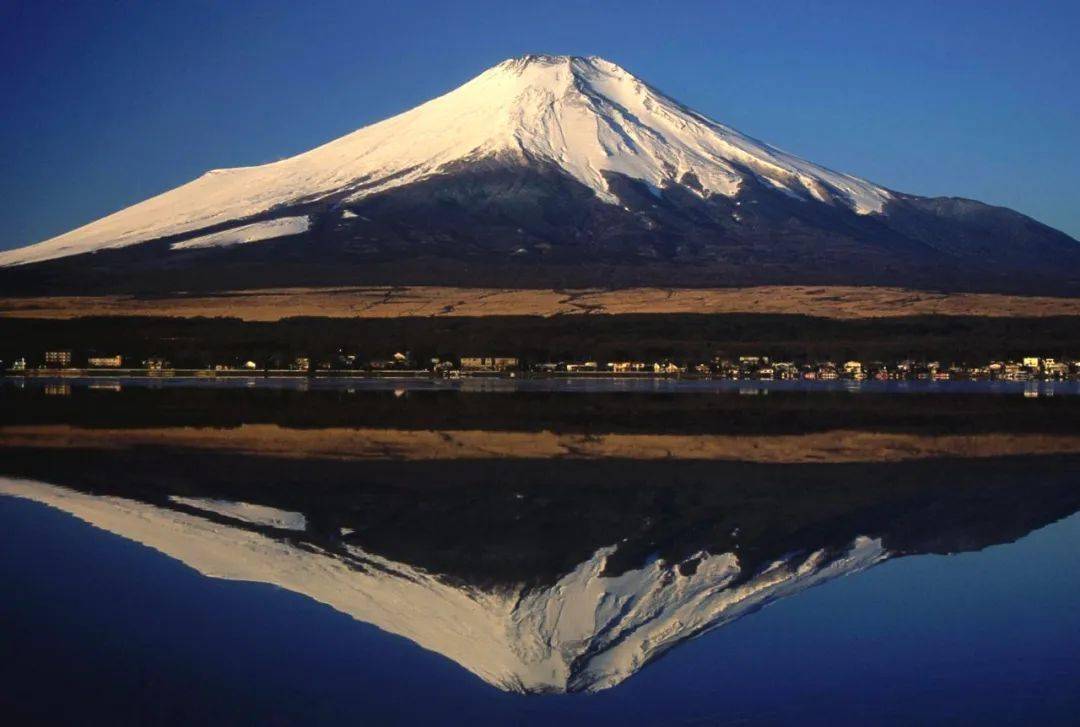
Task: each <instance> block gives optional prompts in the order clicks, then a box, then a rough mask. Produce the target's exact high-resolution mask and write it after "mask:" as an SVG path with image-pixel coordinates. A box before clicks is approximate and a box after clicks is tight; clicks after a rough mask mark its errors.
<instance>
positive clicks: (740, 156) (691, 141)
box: [0, 55, 890, 265]
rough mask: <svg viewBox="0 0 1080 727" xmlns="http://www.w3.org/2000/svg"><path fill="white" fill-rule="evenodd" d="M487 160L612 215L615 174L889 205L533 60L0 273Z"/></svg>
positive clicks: (4, 260)
mask: <svg viewBox="0 0 1080 727" xmlns="http://www.w3.org/2000/svg"><path fill="white" fill-rule="evenodd" d="M486 157H497V158H502V159H508V160H515V159H516V160H519V161H521V162H522V163H527V162H543V163H548V164H554V165H556V166H558V167H560V168H561V169H563V170H564V171H565V172H566V173H567V174H569V175H571V176H572V177H573V178H574V179H576V180H578V181H579V182H581V183H582V184H584V185H586V186H588V187H589V188H591V189H592V190H593V191H594V192H595V193H596V195H597V196H598V197H599V198H600V199H602V200H603V201H605V202H609V203H612V204H615V203H618V199H617V196H616V194H615V193H614V192H613V191H612V189H611V188H610V187H609V181H608V176H607V175H609V174H612V173H614V174H621V175H625V176H627V177H630V178H632V179H635V180H639V181H641V182H644V183H645V184H647V185H649V186H650V187H652V188H654V189H656V190H659V189H662V188H664V187H667V186H670V185H679V184H682V185H685V186H686V187H688V188H690V189H692V190H693V191H694V192H695V193H697V194H700V195H703V196H707V195H714V194H718V195H726V196H734V195H735V194H737V193H738V191H739V189H740V186H741V184H742V182H743V180H744V178H745V177H746V175H747V174H748V173H749V174H753V175H755V176H757V177H759V178H760V179H762V180H764V181H765V182H766V183H768V184H770V185H771V186H773V187H776V188H778V189H780V190H782V191H785V192H787V193H789V194H791V195H793V196H796V197H799V198H803V199H816V200H817V201H819V202H825V203H829V204H837V205H843V206H846V207H849V208H850V209H852V210H854V211H856V212H858V213H860V214H867V213H873V212H881V211H882V209H883V207H884V204H885V202H886V201H887V200H888V199H889V196H890V195H889V193H888V192H887V191H886V190H884V189H882V188H880V187H877V186H875V185H872V184H870V183H868V182H866V181H863V180H861V179H857V178H855V177H851V176H848V175H844V174H839V173H836V172H832V171H829V170H827V169H825V168H823V167H820V166H817V165H815V164H811V163H810V162H806V161H804V160H801V159H799V158H797V157H794V156H791V155H790V154H787V153H785V152H782V151H780V150H778V149H775V148H773V147H771V146H768V145H766V144H764V143H762V142H759V141H756V140H754V139H752V138H750V137H748V136H745V135H743V134H741V133H739V132H738V131H735V130H734V129H731V128H730V127H727V126H724V125H722V124H719V123H716V122H714V121H711V120H709V119H707V118H706V117H704V116H702V115H701V114H698V113H696V112H693V111H691V110H689V109H688V108H686V107H685V106H683V105H681V104H679V103H678V102H676V101H673V100H672V99H670V98H668V97H667V96H665V95H663V94H662V93H660V92H659V91H657V90H656V89H654V88H652V87H651V86H649V85H647V84H646V83H644V82H642V81H641V80H639V79H638V78H636V77H635V76H633V75H632V74H630V73H629V72H627V71H626V70H624V69H623V68H621V67H620V66H618V65H616V64H614V63H611V62H610V61H607V60H604V59H603V58H598V57H595V56H589V57H580V56H550V55H525V56H520V57H517V58H511V59H508V60H506V61H503V62H502V63H500V64H498V65H496V66H494V67H492V68H490V69H488V70H487V71H485V72H483V73H481V74H480V75H479V76H477V77H475V78H473V79H472V80H471V81H469V82H467V83H465V84H464V85H463V86H461V87H459V88H457V89H455V90H453V91H451V92H450V93H447V94H445V95H443V96H440V97H438V98H435V99H433V100H431V101H429V102H427V103H425V104H422V105H420V106H418V107H416V108H414V109H412V110H410V111H406V112H404V113H402V114H399V115H398V116H394V117H392V118H389V119H387V120H385V121H381V122H379V123H376V124H373V125H371V126H367V127H364V128H362V129H360V130H358V131H355V132H353V133H351V134H348V135H346V136H344V137H341V138H340V139H337V140H335V141H332V142H329V143H327V144H324V145H323V146H320V147H317V148H315V149H313V150H311V151H308V152H305V153H303V154H300V155H298V156H295V157H291V158H289V159H284V160H281V161H278V162H273V163H271V164H265V165H262V166H255V167H241V168H235V169H220V170H215V171H211V172H209V173H207V174H205V175H203V176H201V177H199V178H198V179H196V180H194V181H192V182H189V183H188V184H185V185H183V186H181V187H178V188H176V189H174V190H172V191H169V192H166V193H164V194H161V195H158V196H157V197H153V198H151V199H148V200H146V201H144V202H141V203H139V204H136V205H134V206H132V207H129V208H127V209H125V210H122V211H120V212H117V213H115V214H112V215H109V216H108V217H104V218H102V219H100V220H98V221H96V222H93V223H90V224H88V225H86V226H84V227H80V228H78V229H76V230H73V231H71V232H68V233H66V234H64V235H60V236H59V237H56V238H53V239H51V240H48V241H46V242H42V243H39V244H37V245H33V246H30V247H27V248H23V249H19V250H13V251H9V252H6V253H0V265H14V264H21V263H28V262H37V261H41V260H48V259H51V258H56V257H63V256H67V255H74V254H78V253H82V252H90V251H94V250H100V249H108V248H115V247H124V246H127V245H131V244H134V243H137V242H143V241H147V240H152V239H156V238H159V237H163V236H171V235H180V234H184V233H192V232H196V231H199V230H202V229H203V228H206V227H209V226H212V225H222V224H224V223H231V222H233V221H237V222H238V223H239V221H244V220H249V219H250V218H251V217H253V216H255V215H263V214H265V213H267V212H268V211H270V210H271V209H273V208H276V207H280V206H284V205H291V204H296V203H299V202H311V201H318V200H320V199H327V198H333V199H335V200H339V201H341V202H349V201H355V200H359V199H361V198H364V197H367V196H370V195H373V194H377V193H379V192H383V191H386V190H388V189H391V188H394V187H400V186H403V185H407V184H410V183H413V182H416V181H419V180H422V179H426V178H429V177H432V176H435V175H438V174H440V173H443V172H445V171H446V170H447V169H449V168H450V167H451V166H452V165H457V164H460V163H462V162H468V161H471V160H477V159H482V158H486Z"/></svg>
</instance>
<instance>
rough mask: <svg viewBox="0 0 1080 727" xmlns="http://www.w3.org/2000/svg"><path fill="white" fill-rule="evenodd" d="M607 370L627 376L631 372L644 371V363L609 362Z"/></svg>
mask: <svg viewBox="0 0 1080 727" xmlns="http://www.w3.org/2000/svg"><path fill="white" fill-rule="evenodd" d="M607 369H608V371H610V372H612V373H615V374H628V373H630V372H632V371H644V370H645V363H644V362H643V361H609V362H608V364H607Z"/></svg>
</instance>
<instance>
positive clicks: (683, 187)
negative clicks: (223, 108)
mask: <svg viewBox="0 0 1080 727" xmlns="http://www.w3.org/2000/svg"><path fill="white" fill-rule="evenodd" d="M349 283H353V284H369V283H370V284H387V283H389V284H398V283H400V284H444V285H490V286H508V287H514V286H517V287H549V286H615V287H618V286H629V285H665V286H730V285H747V284H766V283H811V284H830V283H831V284H866V285H870V284H874V285H899V286H910V287H920V288H941V289H948V290H988V291H1002V292H1035V291H1038V292H1044V293H1045V292H1049V291H1053V292H1058V293H1065V294H1068V293H1072V292H1080V243H1078V242H1077V241H1076V240H1074V239H1072V238H1071V237H1069V236H1067V235H1065V234H1064V233H1061V232H1058V231H1056V230H1053V229H1051V228H1049V227H1047V226H1045V225H1042V224H1040V223H1038V222H1036V221H1035V220H1032V219H1030V218H1028V217H1025V216H1024V215H1021V214H1019V213H1017V212H1013V211H1011V210H1007V209H1003V208H997V207H991V206H988V205H984V204H981V203H979V202H975V201H972V200H964V199H957V198H924V197H918V196H914V195H907V194H902V193H899V192H895V191H892V190H888V189H885V188H883V187H880V186H877V185H874V184H872V183H870V182H867V181H865V180H862V179H858V178H856V177H852V176H850V175H846V174H841V173H837V172H833V171H831V170H828V169H826V168H824V167H821V166H819V165H816V164H813V163H811V162H807V161H805V160H802V159H799V158H797V157H795V156H792V155H790V154H787V153H785V152H783V151H780V150H778V149H776V148H774V147H771V146H769V145H767V144H764V143H762V142H760V141H757V140H755V139H753V138H751V137H749V136H746V135H744V134H742V133H740V132H738V131H736V130H734V129H732V128H730V127H727V126H725V125H723V124H719V123H716V122H714V121H712V120H710V119H707V118H706V117H704V116H702V115H701V114H698V113H696V112H694V111H692V110H690V109H689V108H687V107H685V106H683V105H682V104H680V103H678V102H676V101H674V100H672V99H670V98H668V97H667V96H665V95H664V94H662V93H660V92H659V91H657V90H656V89H654V88H652V87H651V86H649V85H647V84H646V83H644V82H643V81H641V80H639V79H637V78H636V77H634V76H633V75H631V74H630V73H628V72H627V71H625V70H624V69H622V68H620V67H619V66H617V65H615V64H613V63H610V62H608V61H605V60H603V59H600V58H595V57H588V58H581V57H568V56H524V57H521V58H515V59H511V60H508V61H505V62H503V63H501V64H499V65H497V66H495V67H493V68H491V69H489V70H488V71H485V72H484V73H482V74H481V75H479V76H477V77H476V78H474V79H473V80H471V81H469V82H468V83H466V84H465V85H463V86H461V87H460V88H458V89H456V90H454V91H452V92H450V93H448V94H446V95H444V96H441V97H439V98H436V99H434V100H432V101H430V102H428V103H425V104H423V105H421V106H418V107H417V108H415V109H412V110H410V111H407V112H405V113H403V114H401V115H399V116H395V117H393V118H390V119H387V120H386V121H383V122H380V123H377V124H374V125H372V126H368V127H365V128H362V129H360V130H358V131H356V132H353V133H352V134H349V135H347V136H345V137H342V138H340V139H337V140H335V141H332V142H330V143H328V144H325V145H323V146H321V147H318V148H316V149H313V150H312V151H309V152H306V153H304V154H300V155H298V156H296V157H292V158H289V159H285V160H282V161H279V162H274V163H272V164H266V165H263V166H257V167H245V168H238V169H224V170H216V171H212V172H209V173H208V174H206V175H204V176H202V177H200V178H198V179H196V180H194V181H193V182H190V183H189V184H186V185H183V186H181V187H179V188H177V189H175V190H172V191H170V192H166V193H164V194H162V195H159V196H157V197H154V198H152V199H149V200H147V201H145V202H142V203H140V204H137V205H134V206H132V207H130V208H128V209H125V210H122V211H120V212H117V213H115V214H113V215H109V216H108V217H105V218H102V219H101V220H98V221H96V222H93V223H91V224H89V225H86V226H84V227H81V228H79V229H76V230H73V231H72V232H69V233H66V234H64V235H61V236H59V237H57V238H54V239H52V240H48V241H45V242H42V243H39V244H37V245H32V246H30V247H26V248H22V249H17V250H12V251H9V252H5V253H0V285H2V286H4V288H5V289H8V290H11V291H13V292H36V293H42V292H52V291H61V290H63V291H71V292H82V291H105V290H125V291H133V290H137V291H141V292H167V291H171V290H196V289H229V288H241V287H259V286H277V285H323V284H349Z"/></svg>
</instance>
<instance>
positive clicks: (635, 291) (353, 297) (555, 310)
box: [0, 285, 1080, 321]
mask: <svg viewBox="0 0 1080 727" xmlns="http://www.w3.org/2000/svg"><path fill="white" fill-rule="evenodd" d="M589 313H600V314H608V315H626V314H642V313H651V314H686V313H693V314H716V315H721V314H734V313H753V314H800V315H806V316H815V317H821V318H832V319H859V318H883V317H903V316H927V315H929V316H989V317H1048V316H1080V298H1054V297H1046V296H1015V295H1000V294H990V293H939V292H932V291H918V290H908V289H903V288H884V287H851V286H800V285H789V286H760V287H749V288H677V289H676V288H626V289H618V290H602V289H580V290H553V289H536V290H532V289H505V288H451V287H433V286H415V287H337V288H275V289H262V290H238V291H227V292H223V293H216V294H192V295H184V294H172V295H168V296H160V297H144V296H132V295H108V296H82V297H79V296H55V297H24V298H0V317H6V318H32V319H71V318H81V317H87V316H165V317H196V316H201V317H208V318H216V317H231V318H239V319H241V320H245V321H278V320H282V319H285V318H293V317H325V318H396V317H407V316H411V317H438V316H453V317H484V316H496V315H518V316H539V317H551V316H556V315H572V314H589Z"/></svg>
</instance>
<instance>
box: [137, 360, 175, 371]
mask: <svg viewBox="0 0 1080 727" xmlns="http://www.w3.org/2000/svg"><path fill="white" fill-rule="evenodd" d="M143 366H145V367H146V370H147V371H164V370H165V369H167V368H169V366H170V364H169V362H168V361H167V360H165V359H164V358H162V357H161V356H151V357H150V358H148V359H146V360H145V361H143Z"/></svg>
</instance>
